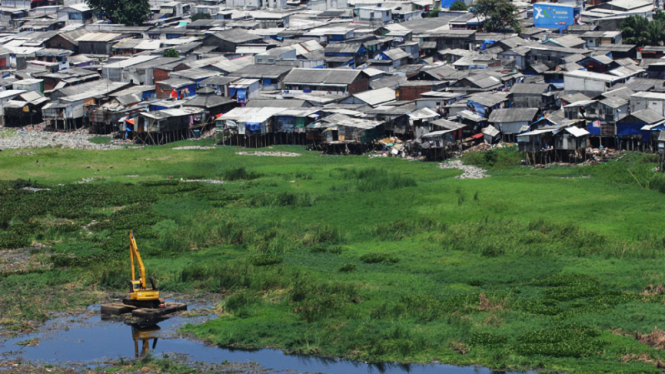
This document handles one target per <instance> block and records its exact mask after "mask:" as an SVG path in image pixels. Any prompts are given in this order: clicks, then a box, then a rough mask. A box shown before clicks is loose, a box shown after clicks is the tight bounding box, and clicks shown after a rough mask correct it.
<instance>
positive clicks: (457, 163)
mask: <svg viewBox="0 0 665 374" xmlns="http://www.w3.org/2000/svg"><path fill="white" fill-rule="evenodd" d="M439 167H440V168H441V169H458V170H462V171H463V173H462V175H458V176H456V177H455V178H459V179H481V178H485V177H487V176H488V175H487V172H486V170H485V169H482V168H479V167H477V166H473V165H464V164H463V163H462V160H451V161H446V162H444V163H441V164H439Z"/></svg>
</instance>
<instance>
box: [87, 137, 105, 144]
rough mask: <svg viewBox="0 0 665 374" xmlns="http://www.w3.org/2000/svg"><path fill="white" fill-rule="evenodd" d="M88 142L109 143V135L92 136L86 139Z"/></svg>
mask: <svg viewBox="0 0 665 374" xmlns="http://www.w3.org/2000/svg"><path fill="white" fill-rule="evenodd" d="M88 141H89V142H90V143H94V144H111V137H110V136H93V137H91V138H89V139H88Z"/></svg>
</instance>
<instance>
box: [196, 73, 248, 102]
mask: <svg viewBox="0 0 665 374" xmlns="http://www.w3.org/2000/svg"><path fill="white" fill-rule="evenodd" d="M240 79H241V78H238V77H224V76H221V75H217V76H212V77H209V78H206V79H204V80H202V81H200V82H199V86H201V87H210V88H212V89H213V90H215V94H216V95H219V96H226V97H229V85H230V84H231V83H233V82H235V81H238V80H240Z"/></svg>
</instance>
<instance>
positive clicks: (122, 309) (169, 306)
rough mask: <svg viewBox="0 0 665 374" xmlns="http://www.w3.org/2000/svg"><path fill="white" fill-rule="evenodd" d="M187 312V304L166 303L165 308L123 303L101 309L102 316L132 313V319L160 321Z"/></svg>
mask: <svg viewBox="0 0 665 374" xmlns="http://www.w3.org/2000/svg"><path fill="white" fill-rule="evenodd" d="M184 310H187V304H183V303H164V307H163V308H137V307H135V306H133V305H127V304H123V303H121V302H117V303H110V304H103V305H102V308H101V313H102V315H116V316H119V315H121V314H127V313H131V314H132V317H136V318H141V319H158V318H163V317H164V316H167V315H169V314H173V313H176V312H180V311H184Z"/></svg>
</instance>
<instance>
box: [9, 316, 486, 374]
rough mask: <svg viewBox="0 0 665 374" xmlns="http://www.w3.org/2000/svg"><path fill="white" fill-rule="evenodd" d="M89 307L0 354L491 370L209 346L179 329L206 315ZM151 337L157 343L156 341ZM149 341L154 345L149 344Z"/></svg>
mask: <svg viewBox="0 0 665 374" xmlns="http://www.w3.org/2000/svg"><path fill="white" fill-rule="evenodd" d="M190 309H191V308H190ZM95 310H99V306H98V305H97V306H93V307H90V309H89V313H87V314H84V315H81V316H77V317H71V316H70V317H61V318H56V319H53V320H50V321H49V322H47V323H46V324H45V325H44V326H43V327H42V328H41V329H40V330H39V331H38V332H36V333H34V334H28V335H24V336H20V337H18V338H14V339H10V340H7V341H4V342H2V343H0V356H2V357H4V358H6V359H17V358H22V359H23V360H24V361H25V360H27V361H32V362H42V363H48V364H66V363H68V362H82V363H90V364H94V363H95V362H101V361H103V360H105V359H118V358H121V357H122V358H126V359H132V358H135V357H137V356H139V357H140V356H141V355H142V354H145V353H146V352H147V351H151V352H152V353H153V354H154V356H155V357H161V356H162V354H165V353H169V354H173V353H178V354H185V355H186V356H187V357H188V358H189V359H191V360H192V361H201V362H214V363H221V362H223V361H224V360H226V361H229V362H241V363H248V362H250V361H251V362H255V363H258V364H259V365H261V366H262V367H264V368H268V369H273V370H276V371H281V370H297V371H300V372H321V373H343V374H368V373H386V374H404V373H423V374H430V373H445V374H472V373H475V374H490V373H492V371H491V370H489V369H487V368H482V367H457V366H451V365H401V364H394V363H385V364H379V365H375V364H365V363H363V362H355V361H345V360H337V359H328V358H320V357H314V356H298V355H286V354H284V353H283V352H282V351H279V350H274V349H261V350H254V351H247V350H232V349H225V348H218V347H210V346H206V345H205V344H203V343H201V342H198V341H195V340H189V339H185V338H182V337H179V336H178V334H177V330H178V328H180V327H181V326H182V325H183V324H186V323H193V324H197V323H202V322H204V321H206V320H207V319H208V318H209V317H191V318H187V317H178V316H176V317H173V318H170V319H167V320H165V321H162V322H160V323H159V324H158V326H157V327H153V328H148V329H137V328H135V327H133V326H130V325H126V324H124V323H122V322H119V321H103V320H101V317H100V315H99V314H95V313H94V312H93V311H95ZM33 338H37V339H39V341H40V342H39V345H36V346H33V347H28V346H21V345H17V344H16V343H19V342H23V341H26V340H28V339H33ZM155 338H157V340H156V344H155ZM153 344H155V345H154V348H153Z"/></svg>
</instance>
